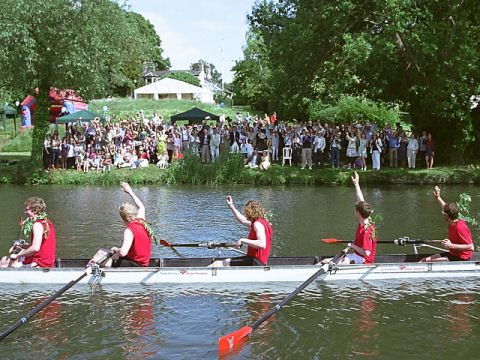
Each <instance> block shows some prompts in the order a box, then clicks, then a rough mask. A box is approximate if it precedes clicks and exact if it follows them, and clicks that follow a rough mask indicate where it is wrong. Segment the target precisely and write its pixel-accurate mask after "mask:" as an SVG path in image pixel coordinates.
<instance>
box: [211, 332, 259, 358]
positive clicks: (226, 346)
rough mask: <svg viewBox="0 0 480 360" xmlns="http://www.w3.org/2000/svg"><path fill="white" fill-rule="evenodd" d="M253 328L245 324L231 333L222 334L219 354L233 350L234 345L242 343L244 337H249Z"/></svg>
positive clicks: (219, 341) (219, 342)
mask: <svg viewBox="0 0 480 360" xmlns="http://www.w3.org/2000/svg"><path fill="white" fill-rule="evenodd" d="M252 330H253V329H252V328H251V327H250V326H245V327H243V328H241V329H240V330H237V331H235V332H233V333H231V334H228V335H225V336H222V337H221V338H220V339H218V352H219V354H222V353H227V352H229V351H231V350H232V349H233V347H234V346H236V345H238V344H239V343H241V342H242V339H244V338H245V337H247V336H248V335H249V334H250V333H251V332H252Z"/></svg>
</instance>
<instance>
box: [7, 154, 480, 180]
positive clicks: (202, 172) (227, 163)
mask: <svg viewBox="0 0 480 360" xmlns="http://www.w3.org/2000/svg"><path fill="white" fill-rule="evenodd" d="M352 174H353V171H352V170H349V169H331V168H325V169H313V170H301V169H300V168H299V167H295V166H292V167H290V166H284V167H282V166H281V165H279V164H274V165H272V166H271V167H270V169H269V170H267V171H262V170H259V169H245V168H244V167H243V162H242V156H241V155H230V156H229V155H228V154H227V153H225V154H222V155H221V157H220V159H219V161H217V162H216V163H215V164H208V165H203V164H201V163H200V160H199V158H198V157H196V156H193V155H190V156H186V157H185V159H184V160H183V161H182V162H177V163H174V164H173V165H172V166H170V167H168V168H166V169H159V168H157V167H155V166H151V167H148V168H143V169H135V170H130V169H112V171H111V172H105V173H102V172H99V173H96V172H95V171H92V170H91V171H89V172H88V173H87V174H84V173H83V172H81V171H80V172H79V171H76V170H73V169H70V170H66V171H64V170H57V171H50V172H49V173H45V172H43V171H39V170H32V168H31V167H30V166H29V161H28V157H27V156H26V155H24V156H23V157H22V156H19V155H14V154H2V153H0V183H19V184H79V185H110V184H118V183H119V182H120V181H128V182H130V183H132V184H165V185H174V184H191V185H219V184H251V185H257V184H258V185H324V184H337V185H342V184H347V185H349V184H350V176H351V175H352ZM361 179H362V182H365V183H368V184H442V183H450V184H480V168H479V167H476V166H474V165H470V166H462V167H460V166H457V167H438V168H434V169H432V170H425V169H415V170H409V169H401V168H397V169H390V168H385V169H381V170H379V171H374V170H367V171H362V176H361Z"/></svg>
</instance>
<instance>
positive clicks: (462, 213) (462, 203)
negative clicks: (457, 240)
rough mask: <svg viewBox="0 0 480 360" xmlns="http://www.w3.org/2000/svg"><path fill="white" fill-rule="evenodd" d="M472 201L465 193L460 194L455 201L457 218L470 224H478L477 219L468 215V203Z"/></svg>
mask: <svg viewBox="0 0 480 360" xmlns="http://www.w3.org/2000/svg"><path fill="white" fill-rule="evenodd" d="M471 202H472V197H471V196H470V195H468V194H466V193H461V194H460V200H459V202H457V206H458V211H459V213H458V218H459V219H461V220H464V221H465V222H468V223H470V224H472V225H478V221H477V219H475V217H473V216H471V215H470V203H471Z"/></svg>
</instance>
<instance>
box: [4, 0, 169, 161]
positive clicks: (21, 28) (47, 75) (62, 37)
mask: <svg viewBox="0 0 480 360" xmlns="http://www.w3.org/2000/svg"><path fill="white" fill-rule="evenodd" d="M0 23H2V31H1V32H0V48H1V49H2V52H0V73H1V74H2V76H1V77H0V89H11V90H10V92H11V93H14V94H18V93H23V94H32V93H33V89H35V88H38V89H39V93H38V96H37V99H36V100H37V107H36V111H35V129H34V131H33V138H32V150H33V151H32V159H33V160H34V161H35V162H36V163H37V164H39V163H40V156H41V149H42V146H43V139H44V137H45V134H46V132H47V130H48V125H49V120H50V119H49V107H50V102H49V99H48V93H49V90H50V88H51V87H52V86H54V87H57V88H61V89H74V90H76V91H77V92H78V93H79V94H80V95H81V96H83V97H84V98H85V99H86V100H88V99H91V98H93V97H98V96H100V95H102V96H105V95H111V94H114V93H115V92H117V91H121V92H124V93H125V92H127V91H129V90H130V89H131V88H132V81H133V80H135V79H138V78H139V77H140V72H141V70H142V67H141V64H142V61H144V60H146V59H148V58H150V59H151V60H152V61H154V62H155V63H158V64H159V65H162V66H164V67H166V66H168V65H169V62H168V59H166V60H163V59H162V58H161V48H160V39H159V38H158V36H156V35H155V33H154V29H153V26H152V25H151V24H150V23H148V21H146V20H145V19H143V18H141V16H138V15H132V14H129V13H128V11H126V10H125V9H124V8H123V7H122V6H121V5H119V4H118V3H117V2H115V1H111V0H82V1H64V0H37V1H27V0H3V1H1V2H0ZM2 93H6V92H5V91H2ZM3 96H6V95H3ZM10 97H11V95H10Z"/></svg>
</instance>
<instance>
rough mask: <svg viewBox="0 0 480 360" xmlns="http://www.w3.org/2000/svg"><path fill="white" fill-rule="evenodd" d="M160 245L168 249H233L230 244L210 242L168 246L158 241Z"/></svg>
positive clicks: (163, 241)
mask: <svg viewBox="0 0 480 360" xmlns="http://www.w3.org/2000/svg"><path fill="white" fill-rule="evenodd" d="M160 244H162V245H164V246H168V247H172V248H174V247H204V248H207V249H215V248H220V247H223V248H229V247H235V246H236V245H235V244H230V243H215V242H212V241H208V242H203V243H191V244H188V243H187V244H170V243H169V242H168V241H167V240H163V239H161V240H160Z"/></svg>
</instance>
